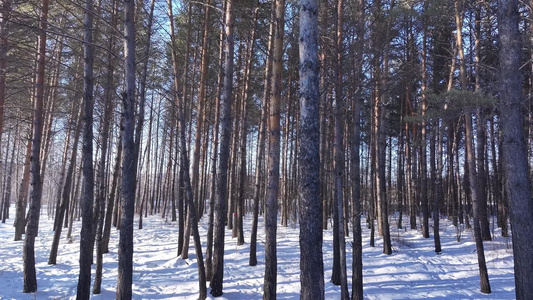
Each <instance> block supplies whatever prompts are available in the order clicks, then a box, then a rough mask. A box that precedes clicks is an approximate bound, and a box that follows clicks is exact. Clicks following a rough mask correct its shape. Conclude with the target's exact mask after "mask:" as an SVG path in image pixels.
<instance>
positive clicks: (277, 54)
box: [263, 0, 285, 300]
mask: <svg viewBox="0 0 533 300" xmlns="http://www.w3.org/2000/svg"><path fill="white" fill-rule="evenodd" d="M275 2H276V4H275V19H274V20H273V22H275V24H274V26H275V29H274V44H273V59H272V94H271V99H270V118H269V130H268V131H269V148H268V188H267V197H266V212H265V283H264V288H263V299H269V300H271V299H276V286H277V274H278V272H277V265H278V258H277V250H276V232H277V216H278V195H279V166H280V105H281V89H282V81H281V75H282V74H281V73H282V71H283V33H284V26H285V21H284V20H285V0H275Z"/></svg>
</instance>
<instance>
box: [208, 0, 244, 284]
mask: <svg viewBox="0 0 533 300" xmlns="http://www.w3.org/2000/svg"><path fill="white" fill-rule="evenodd" d="M223 2H224V3H223V8H224V9H223V11H224V16H223V18H222V19H223V20H225V13H226V3H227V2H226V1H223ZM224 22H225V21H223V24H224ZM224 32H225V28H224V26H221V29H220V34H219V46H220V47H219V48H220V50H219V57H218V60H219V65H218V67H219V69H218V80H217V93H216V98H215V102H216V103H215V122H214V124H213V150H212V154H211V155H212V156H211V186H210V192H209V224H208V228H207V250H206V254H205V260H206V263H205V268H206V272H205V273H206V279H207V280H208V281H211V278H212V277H213V271H214V269H213V266H212V263H213V229H214V228H213V227H214V224H213V223H214V218H215V197H216V186H217V180H216V178H217V157H218V132H219V123H220V100H221V96H222V95H221V90H222V88H223V78H224ZM222 226H224V225H222ZM252 236H253V230H252ZM250 247H252V246H250Z"/></svg>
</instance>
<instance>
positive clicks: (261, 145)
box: [249, 2, 275, 266]
mask: <svg viewBox="0 0 533 300" xmlns="http://www.w3.org/2000/svg"><path fill="white" fill-rule="evenodd" d="M274 4H275V2H272V8H274ZM273 13H274V11H272V14H273ZM273 35H274V23H273V22H271V23H270V29H269V39H268V49H267V53H268V55H267V57H266V59H265V79H264V87H263V88H264V90H263V99H262V104H261V120H260V124H259V133H258V135H257V158H256V169H255V189H254V199H253V201H254V203H253V208H252V211H253V217H252V218H253V219H252V234H251V237H250V261H249V265H250V266H255V265H257V227H258V226H257V223H258V219H259V197H260V193H261V182H262V180H261V179H262V176H263V159H264V156H265V135H266V126H267V115H268V103H269V102H270V101H269V100H270V89H271V85H270V84H271V78H272V47H273V41H274V39H273Z"/></svg>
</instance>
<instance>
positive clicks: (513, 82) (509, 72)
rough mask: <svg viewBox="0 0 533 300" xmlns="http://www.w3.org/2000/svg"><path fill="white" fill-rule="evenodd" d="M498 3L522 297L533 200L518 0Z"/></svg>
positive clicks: (531, 266)
mask: <svg viewBox="0 0 533 300" xmlns="http://www.w3.org/2000/svg"><path fill="white" fill-rule="evenodd" d="M498 5H499V7H498V30H499V32H500V45H501V48H500V76H501V77H500V79H501V85H500V97H501V99H500V101H501V105H500V106H499V108H500V112H501V118H502V132H503V149H502V150H503V163H504V168H505V179H506V180H505V188H506V191H507V195H508V197H509V204H510V208H511V227H512V230H513V254H514V270H515V287H516V299H519V300H525V299H531V298H533V284H531V283H532V282H533V260H531V253H532V251H533V249H532V247H533V223H532V222H531V220H532V219H533V201H532V200H531V182H530V180H529V174H528V170H527V169H528V168H527V152H526V145H525V141H524V138H523V123H522V113H521V102H522V97H523V96H522V92H521V91H522V90H521V78H520V72H519V71H518V70H519V69H520V65H521V61H520V53H521V51H520V42H519V41H520V32H519V29H518V23H519V13H518V1H517V0H499V1H498Z"/></svg>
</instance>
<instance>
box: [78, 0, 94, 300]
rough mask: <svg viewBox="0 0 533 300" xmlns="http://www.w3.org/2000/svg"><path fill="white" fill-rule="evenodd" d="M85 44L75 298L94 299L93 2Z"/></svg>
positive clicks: (86, 21) (87, 13)
mask: <svg viewBox="0 0 533 300" xmlns="http://www.w3.org/2000/svg"><path fill="white" fill-rule="evenodd" d="M83 25H84V26H83V27H84V38H83V41H84V44H83V54H84V55H83V56H84V57H83V59H84V66H83V149H82V161H83V162H82V163H83V192H82V195H83V196H82V199H81V209H82V224H81V236H80V275H79V278H78V292H77V296H76V298H78V299H89V298H90V296H91V263H92V260H93V243H92V239H93V237H92V233H93V202H94V170H93V119H94V117H93V115H94V95H93V90H94V78H93V70H94V49H93V48H94V46H93V45H92V42H93V0H86V1H85V17H84V21H83Z"/></svg>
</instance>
